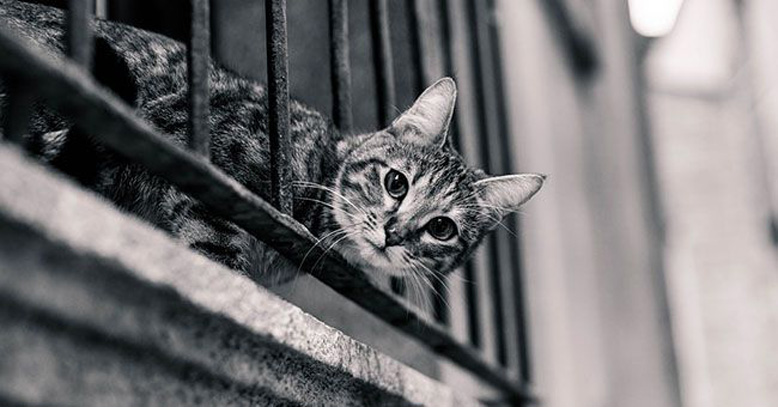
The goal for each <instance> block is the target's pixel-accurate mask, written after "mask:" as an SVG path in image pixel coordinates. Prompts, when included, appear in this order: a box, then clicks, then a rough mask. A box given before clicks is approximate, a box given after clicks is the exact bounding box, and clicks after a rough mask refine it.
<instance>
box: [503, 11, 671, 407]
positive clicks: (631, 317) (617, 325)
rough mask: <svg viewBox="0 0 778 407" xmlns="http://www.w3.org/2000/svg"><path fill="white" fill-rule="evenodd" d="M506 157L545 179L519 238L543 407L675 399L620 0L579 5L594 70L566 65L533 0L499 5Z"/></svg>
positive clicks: (635, 81) (630, 39) (630, 42)
mask: <svg viewBox="0 0 778 407" xmlns="http://www.w3.org/2000/svg"><path fill="white" fill-rule="evenodd" d="M500 4H501V8H502V13H501V14H500V18H501V21H502V23H503V24H502V25H503V29H504V30H505V31H504V35H503V44H504V45H503V58H504V59H505V66H506V69H505V72H506V81H507V90H508V95H509V97H510V100H509V102H510V105H511V110H510V112H511V124H512V131H513V134H514V137H515V143H514V146H515V155H516V156H517V157H518V162H519V163H520V165H521V167H522V168H523V169H525V170H531V171H539V172H545V173H548V174H550V178H549V182H548V183H547V185H546V186H545V187H544V191H543V193H541V194H540V195H539V197H538V198H537V199H536V200H535V201H533V202H531V203H530V204H529V205H528V206H527V207H526V209H525V210H524V213H523V216H522V218H521V219H522V221H523V226H524V227H523V229H522V237H523V240H524V247H525V251H524V253H525V258H526V267H525V269H526V279H527V288H528V295H529V301H530V307H531V310H530V318H531V322H530V329H531V332H532V338H531V339H532V348H533V351H534V353H533V356H534V358H535V359H534V366H535V370H536V373H537V377H536V383H537V386H538V392H539V393H540V394H541V395H542V397H543V399H544V402H545V403H546V405H548V406H555V407H556V406H560V407H561V406H613V407H620V406H630V407H633V406H651V407H656V406H678V405H679V396H678V391H677V387H676V376H675V364H674V355H673V346H672V338H671V336H670V330H669V329H670V325H669V320H668V315H667V308H666V301H665V295H664V283H663V274H662V273H663V270H662V263H661V251H660V249H661V248H660V246H659V243H660V237H661V236H660V235H659V233H660V232H661V229H659V228H657V224H658V219H657V210H656V209H657V208H655V207H653V206H652V205H653V202H654V201H655V199H654V198H655V197H653V196H652V195H651V193H652V187H653V185H652V184H651V182H652V177H651V174H650V172H649V171H650V168H651V163H650V162H648V161H647V160H649V159H650V151H648V150H647V146H646V143H645V137H646V134H645V132H644V131H645V123H644V116H643V114H644V112H643V111H642V100H641V88H640V86H641V82H640V77H639V71H638V59H637V42H636V41H634V40H635V38H634V36H633V34H632V31H631V28H630V27H629V20H628V18H627V10H626V5H625V4H624V2H622V1H615V0H614V1H611V0H601V1H595V2H591V3H589V5H588V6H589V7H587V10H588V11H589V12H590V16H591V18H592V20H591V21H592V22H593V24H592V25H591V26H590V27H589V28H590V29H591V30H592V32H593V33H594V38H595V42H596V44H597V48H598V53H599V61H600V65H599V68H598V70H597V72H596V73H595V75H594V76H593V77H590V78H582V77H580V76H578V75H576V73H575V72H573V71H572V70H571V67H570V63H569V60H568V59H567V56H566V54H565V53H564V49H563V47H562V46H561V44H560V38H559V36H558V35H556V32H555V30H554V26H553V24H552V23H551V22H550V21H549V20H548V19H547V18H546V15H545V14H544V12H543V10H542V8H541V5H540V4H539V2H535V1H508V0H505V1H502V2H501V3H500Z"/></svg>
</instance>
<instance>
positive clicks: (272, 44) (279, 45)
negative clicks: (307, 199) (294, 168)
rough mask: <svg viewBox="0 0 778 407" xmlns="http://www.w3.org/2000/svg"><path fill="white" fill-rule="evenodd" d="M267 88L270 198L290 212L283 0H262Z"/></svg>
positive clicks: (279, 208)
mask: <svg viewBox="0 0 778 407" xmlns="http://www.w3.org/2000/svg"><path fill="white" fill-rule="evenodd" d="M265 19H266V21H267V23H266V27H267V75H268V80H267V85H268V86H267V88H268V96H269V102H268V108H269V112H270V115H269V116H270V120H269V123H268V124H269V126H268V128H269V130H270V131H269V135H270V166H271V171H270V181H271V184H272V194H271V198H272V202H273V205H275V207H276V208H278V210H280V211H281V212H283V213H286V214H291V213H292V191H291V182H290V181H291V180H290V174H291V172H290V168H289V154H290V151H289V150H290V143H289V80H288V79H289V66H288V63H289V58H288V55H287V48H286V44H287V39H286V0H266V1H265Z"/></svg>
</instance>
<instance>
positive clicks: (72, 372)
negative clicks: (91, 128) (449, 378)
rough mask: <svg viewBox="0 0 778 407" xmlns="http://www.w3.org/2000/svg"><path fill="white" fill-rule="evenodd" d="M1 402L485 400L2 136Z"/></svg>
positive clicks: (442, 402)
mask: <svg viewBox="0 0 778 407" xmlns="http://www.w3.org/2000/svg"><path fill="white" fill-rule="evenodd" d="M0 326H2V327H3V329H1V330H0V355H2V357H0V402H7V403H10V404H21V405H79V406H125V405H126V406H130V405H144V406H177V405H181V406H183V405H187V406H197V405H209V406H210V405H262V406H287V405H289V406H298V405H299V406H352V405H353V406H405V405H418V406H479V405H481V404H479V403H478V402H476V401H474V400H472V399H468V398H465V397H461V396H459V395H456V394H454V393H453V392H452V391H451V390H450V389H448V388H447V387H445V386H443V385H442V384H440V383H438V382H436V381H434V380H432V379H430V378H428V377H426V376H423V375H421V374H420V373H418V372H416V371H414V370H412V369H410V368H408V367H406V366H404V365H401V364H399V363H397V362H395V361H394V360H392V359H390V358H388V357H386V356H384V355H382V354H380V353H378V352H376V351H374V350H372V349H371V348H369V347H367V346H365V345H363V344H361V343H358V342H356V341H354V340H352V339H350V338H348V337H347V336H345V335H343V334H342V333H340V332H338V331H336V330H335V329H332V328H330V327H328V326H326V325H324V324H322V323H321V322H319V321H318V320H316V319H314V318H313V317H311V316H309V315H307V314H305V313H304V312H303V311H301V310H300V309H298V308H297V307H295V306H293V305H291V304H289V303H287V302H285V301H283V300H281V299H279V298H278V297H276V296H275V295H274V294H272V293H269V292H268V291H266V290H265V289H263V288H261V287H258V286H257V285H256V284H255V283H253V282H252V281H250V280H249V279H247V278H245V277H243V276H240V275H238V274H236V273H234V272H232V271H231V270H229V269H227V268H225V267H223V266H221V265H219V264H216V263H213V262H211V261H209V260H207V259H205V258H204V257H202V256H199V255H197V254H195V253H193V252H191V251H190V250H188V249H187V248H186V247H183V246H181V245H179V244H178V243H177V242H175V241H173V240H172V239H170V238H169V237H168V236H167V235H165V234H164V233H162V232H160V231H157V230H156V229H154V228H152V227H150V226H149V225H146V224H144V223H142V222H140V221H139V220H136V219H134V218H132V217H130V216H127V215H124V214H121V213H119V212H118V211H117V210H116V209H114V208H113V207H112V206H111V205H110V204H109V203H107V202H104V201H102V200H101V199H100V198H98V197H95V196H94V195H92V194H90V193H88V192H85V191H82V190H80V189H79V188H78V187H76V186H74V185H72V184H71V183H70V182H69V181H66V180H64V179H62V178H61V177H60V176H58V175H56V174H53V173H52V172H50V171H48V170H46V169H44V168H42V167H41V166H39V165H38V164H36V163H34V162H32V161H31V160H30V159H27V158H25V157H23V155H22V154H20V153H19V152H18V151H17V150H16V149H14V148H12V147H9V146H7V145H0Z"/></svg>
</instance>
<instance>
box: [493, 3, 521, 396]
mask: <svg viewBox="0 0 778 407" xmlns="http://www.w3.org/2000/svg"><path fill="white" fill-rule="evenodd" d="M488 3H489V8H490V9H491V10H492V12H493V13H497V10H496V7H497V4H496V2H495V1H494V0H489V2H488ZM488 28H489V30H488V31H489V42H490V43H491V46H492V52H491V59H492V64H491V65H492V69H493V77H494V81H495V86H494V89H495V96H496V98H497V117H498V119H499V120H498V126H499V130H498V132H497V134H498V135H501V137H499V141H500V144H499V150H500V152H499V153H500V154H501V156H502V157H501V159H502V162H503V165H504V167H505V169H506V171H515V170H516V164H515V163H514V159H513V154H512V151H513V149H512V146H511V140H510V138H509V137H508V135H509V134H510V129H509V126H508V117H509V116H508V109H507V99H506V97H505V88H504V84H503V79H504V74H503V70H502V57H501V52H500V35H499V27H498V26H497V22H496V21H493V22H492V24H488ZM505 225H506V226H507V228H508V229H509V230H512V231H514V232H515V233H516V234H519V228H520V225H519V221H518V219H517V216H516V215H511V216H508V217H507V218H506V219H505ZM506 238H508V236H506ZM516 240H517V239H516V238H515V237H514V238H513V239H509V242H511V243H512V244H511V245H510V249H509V250H508V253H509V259H510V260H509V262H510V264H513V265H514V267H513V268H512V269H511V270H510V272H511V273H510V276H509V277H510V280H511V281H510V283H511V284H510V285H509V287H508V290H507V291H506V294H507V295H506V297H508V298H512V302H513V304H512V305H513V310H509V311H512V312H509V313H511V314H513V317H514V321H515V326H514V331H515V332H514V335H515V336H514V335H510V333H509V337H515V338H516V342H517V343H515V344H514V346H516V353H517V355H516V357H517V358H518V366H517V367H518V374H519V378H520V379H521V380H523V381H525V382H530V381H531V380H532V365H531V359H530V357H529V356H530V354H529V333H528V328H529V327H528V324H527V310H526V299H525V295H524V284H523V276H524V272H523V271H524V269H523V267H522V264H523V263H522V252H521V247H520V245H519V244H518V242H517V241H516Z"/></svg>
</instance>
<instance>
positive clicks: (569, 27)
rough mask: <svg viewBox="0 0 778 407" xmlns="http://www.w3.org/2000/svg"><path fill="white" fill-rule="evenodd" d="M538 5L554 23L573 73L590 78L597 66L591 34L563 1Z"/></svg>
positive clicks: (542, 2)
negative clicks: (573, 69)
mask: <svg viewBox="0 0 778 407" xmlns="http://www.w3.org/2000/svg"><path fill="white" fill-rule="evenodd" d="M540 3H541V4H542V5H543V6H545V9H546V13H548V15H549V17H550V18H551V19H552V20H553V21H554V24H553V26H554V28H555V29H556V32H557V33H558V35H559V36H560V37H561V39H562V43H563V45H564V47H565V51H566V52H567V55H568V57H569V58H570V62H571V63H572V65H573V67H574V68H575V71H576V72H578V73H580V74H581V75H583V76H590V75H591V74H592V73H594V72H595V71H596V70H597V66H598V64H599V58H598V55H597V47H596V46H595V43H594V40H593V39H592V36H591V33H589V32H588V31H587V30H586V29H585V27H583V26H582V25H581V24H580V21H578V20H577V19H576V17H575V16H574V15H573V13H572V12H571V10H570V8H569V7H568V6H567V4H566V1H565V0H546V1H541V2H540Z"/></svg>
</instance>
